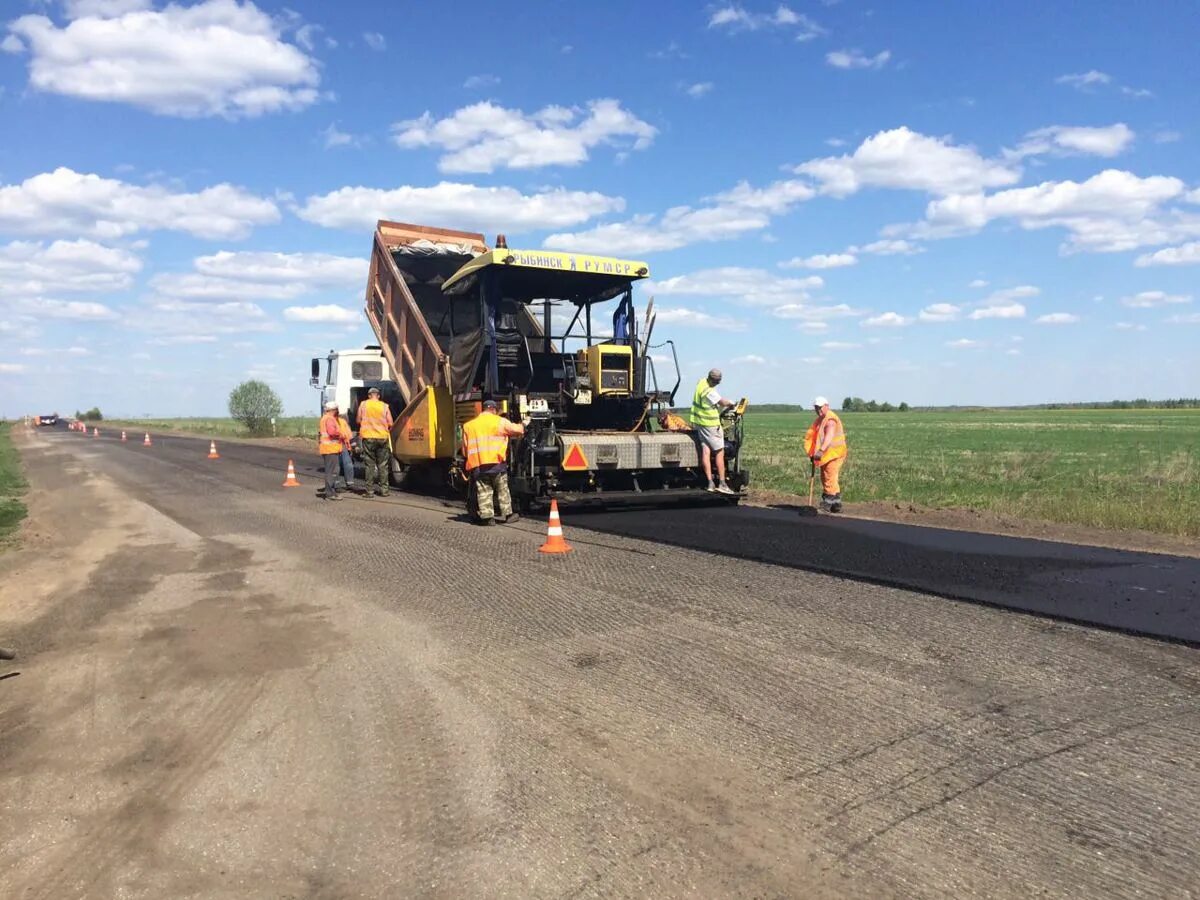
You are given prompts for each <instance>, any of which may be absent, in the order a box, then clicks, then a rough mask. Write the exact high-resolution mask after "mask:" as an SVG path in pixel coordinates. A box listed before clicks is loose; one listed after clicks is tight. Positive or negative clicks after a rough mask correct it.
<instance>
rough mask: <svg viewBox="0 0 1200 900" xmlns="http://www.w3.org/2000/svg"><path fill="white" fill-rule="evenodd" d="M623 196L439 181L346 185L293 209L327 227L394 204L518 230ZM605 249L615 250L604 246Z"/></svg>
mask: <svg viewBox="0 0 1200 900" xmlns="http://www.w3.org/2000/svg"><path fill="white" fill-rule="evenodd" d="M624 208H625V201H624V200H622V199H621V198H620V197H608V196H606V195H604V194H601V193H598V192H596V191H568V190H566V189H565V188H551V189H547V190H542V191H539V192H538V193H535V194H522V193H521V192H520V191H518V190H517V189H516V188H511V187H480V186H477V185H473V184H460V183H455V182H448V181H443V182H440V183H439V184H436V185H433V186H432V187H412V186H409V185H405V186H403V187H398V188H393V189H391V190H388V189H384V188H368V187H344V188H340V189H338V190H336V191H332V192H330V193H328V194H322V195H316V196H311V197H309V198H308V199H307V200H305V202H304V205H303V206H301V207H299V208H298V209H296V215H298V216H299V217H300V218H301V219H304V220H305V221H306V222H313V223H315V224H317V225H324V226H325V227H326V228H346V229H351V230H356V231H358V230H364V229H365V230H367V231H370V230H372V229H374V228H375V223H376V222H377V221H378V220H379V219H387V218H394V217H395V216H396V214H397V211H398V210H402V211H403V212H404V215H405V216H406V217H407V218H409V219H411V220H412V221H415V222H450V223H452V224H453V225H454V227H455V228H476V229H485V228H486V229H488V230H489V231H491V230H493V229H495V230H497V231H503V232H507V233H510V234H512V233H519V232H523V231H532V230H536V229H542V228H564V227H569V226H572V225H578V224H581V223H583V222H586V221H587V220H588V219H591V218H594V217H596V216H599V215H603V214H605V213H611V212H620V211H621V210H622V209H624ZM608 252H612V253H617V252H620V251H619V250H615V249H613V248H611V247H610V248H608Z"/></svg>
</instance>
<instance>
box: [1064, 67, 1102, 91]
mask: <svg viewBox="0 0 1200 900" xmlns="http://www.w3.org/2000/svg"><path fill="white" fill-rule="evenodd" d="M1054 81H1055V83H1056V84H1066V85H1069V86H1071V87H1073V88H1075V89H1076V90H1081V91H1084V90H1088V89H1089V88H1094V87H1096V86H1097V85H1101V84H1108V83H1109V82H1111V81H1112V76H1111V75H1107V74H1105V73H1104V72H1097V71H1096V70H1095V69H1089V70H1088V71H1086V72H1080V73H1078V74H1074V75H1059V76H1058V77H1057V78H1055V79H1054Z"/></svg>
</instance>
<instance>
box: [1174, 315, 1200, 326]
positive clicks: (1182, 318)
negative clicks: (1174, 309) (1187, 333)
mask: <svg viewBox="0 0 1200 900" xmlns="http://www.w3.org/2000/svg"><path fill="white" fill-rule="evenodd" d="M1167 321H1168V322H1170V323H1171V324H1173V325H1200V313H1187V314H1186V315H1176V316H1170V317H1168V318H1167Z"/></svg>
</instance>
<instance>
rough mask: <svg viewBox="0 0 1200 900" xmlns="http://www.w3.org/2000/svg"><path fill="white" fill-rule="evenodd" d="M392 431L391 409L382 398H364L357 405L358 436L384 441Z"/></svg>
mask: <svg viewBox="0 0 1200 900" xmlns="http://www.w3.org/2000/svg"><path fill="white" fill-rule="evenodd" d="M391 433H392V411H391V410H390V409H388V405H387V404H386V403H384V402H383V401H382V400H364V401H363V402H362V403H360V404H359V405H358V436H359V437H360V438H367V439H368V440H370V439H374V440H379V441H386V440H387V439H388V437H389V436H391Z"/></svg>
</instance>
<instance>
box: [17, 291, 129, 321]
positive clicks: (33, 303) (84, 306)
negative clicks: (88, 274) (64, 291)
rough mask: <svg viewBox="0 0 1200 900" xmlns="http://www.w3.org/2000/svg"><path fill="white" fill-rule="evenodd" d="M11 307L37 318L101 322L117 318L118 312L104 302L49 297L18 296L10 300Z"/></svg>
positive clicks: (22, 313)
mask: <svg viewBox="0 0 1200 900" xmlns="http://www.w3.org/2000/svg"><path fill="white" fill-rule="evenodd" d="M9 308H10V309H12V310H13V311H15V312H17V313H20V314H21V315H26V316H31V317H33V318H35V319H74V320H76V321H81V322H100V321H104V320H106V319H115V318H117V314H116V313H115V312H113V311H112V310H111V309H110V308H109V307H107V306H105V305H104V304H103V303H93V302H89V301H82V300H53V299H50V298H48V297H33V298H28V299H21V298H18V299H16V300H10V301H9Z"/></svg>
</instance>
